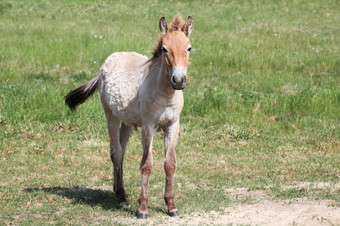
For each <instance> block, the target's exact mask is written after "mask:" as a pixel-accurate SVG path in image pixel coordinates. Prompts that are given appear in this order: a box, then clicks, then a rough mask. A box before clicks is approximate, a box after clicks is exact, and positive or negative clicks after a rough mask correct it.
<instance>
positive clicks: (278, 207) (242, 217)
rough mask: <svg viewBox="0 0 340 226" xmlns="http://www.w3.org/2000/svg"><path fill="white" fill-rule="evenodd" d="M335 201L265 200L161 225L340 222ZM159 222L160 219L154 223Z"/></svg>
mask: <svg viewBox="0 0 340 226" xmlns="http://www.w3.org/2000/svg"><path fill="white" fill-rule="evenodd" d="M332 204H334V201H330V200H322V201H308V200H306V199H294V200H276V201H269V200H263V201H259V202H257V203H254V204H241V205H236V206H232V207H228V208H226V209H225V210H224V211H223V212H214V211H211V212H208V213H202V214H198V213H194V214H193V215H191V216H189V215H185V216H182V217H179V218H177V219H175V218H168V219H166V218H163V219H160V220H159V221H158V223H160V224H161V225H162V224H163V225H308V226H311V225H340V208H339V207H332ZM150 223H151V224H153V223H154V224H158V223H157V221H153V222H150Z"/></svg>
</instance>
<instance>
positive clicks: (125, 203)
mask: <svg viewBox="0 0 340 226" xmlns="http://www.w3.org/2000/svg"><path fill="white" fill-rule="evenodd" d="M119 206H120V208H126V207H128V206H129V203H128V202H121V203H119Z"/></svg>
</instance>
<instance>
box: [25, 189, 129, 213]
mask: <svg viewBox="0 0 340 226" xmlns="http://www.w3.org/2000/svg"><path fill="white" fill-rule="evenodd" d="M24 191H25V192H41V191H43V192H46V193H50V194H55V195H60V196H63V197H66V198H68V199H71V200H73V203H75V204H85V205H89V206H100V207H101V208H103V209H105V210H117V209H122V210H124V211H126V212H128V213H130V214H133V215H135V212H134V211H132V210H130V209H129V208H121V207H120V206H119V203H118V201H117V200H116V197H115V195H114V193H113V192H111V191H105V190H100V189H91V188H80V187H73V188H65V187H47V188H26V189H25V190H24Z"/></svg>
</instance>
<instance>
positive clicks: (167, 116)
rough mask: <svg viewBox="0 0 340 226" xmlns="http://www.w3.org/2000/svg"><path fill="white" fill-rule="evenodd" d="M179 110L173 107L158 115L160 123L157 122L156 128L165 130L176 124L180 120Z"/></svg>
mask: <svg viewBox="0 0 340 226" xmlns="http://www.w3.org/2000/svg"><path fill="white" fill-rule="evenodd" d="M179 114H180V111H179V109H176V108H173V107H167V108H165V109H163V110H161V111H160V112H159V114H158V122H156V127H157V129H158V130H160V129H163V128H166V127H168V126H169V125H171V124H172V123H174V122H176V121H177V120H178V118H179Z"/></svg>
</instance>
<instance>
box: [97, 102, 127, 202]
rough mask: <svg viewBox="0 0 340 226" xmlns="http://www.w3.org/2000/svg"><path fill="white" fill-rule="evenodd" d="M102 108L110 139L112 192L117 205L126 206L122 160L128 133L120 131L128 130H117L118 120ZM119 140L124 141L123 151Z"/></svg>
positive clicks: (104, 106) (104, 105)
mask: <svg viewBox="0 0 340 226" xmlns="http://www.w3.org/2000/svg"><path fill="white" fill-rule="evenodd" d="M103 108H104V112H105V116H106V119H107V125H108V130H109V137H110V156H111V161H112V163H113V177H114V185H113V191H114V192H115V194H116V198H117V200H118V202H119V204H120V205H122V206H126V205H127V204H128V203H127V200H126V193H125V190H124V184H123V160H124V154H125V148H126V141H127V140H128V137H127V135H128V133H127V132H120V131H125V130H128V129H127V128H125V127H124V128H123V127H122V128H121V129H119V124H120V121H119V119H118V118H117V117H116V116H114V115H113V114H112V112H111V110H110V109H109V108H108V107H107V105H106V104H105V103H103ZM120 133H122V135H123V136H122V138H120ZM130 134H131V133H130ZM121 140H123V141H125V142H124V149H123V147H122V145H121Z"/></svg>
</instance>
